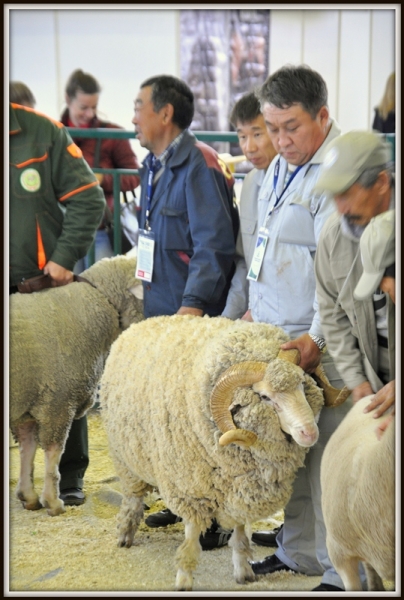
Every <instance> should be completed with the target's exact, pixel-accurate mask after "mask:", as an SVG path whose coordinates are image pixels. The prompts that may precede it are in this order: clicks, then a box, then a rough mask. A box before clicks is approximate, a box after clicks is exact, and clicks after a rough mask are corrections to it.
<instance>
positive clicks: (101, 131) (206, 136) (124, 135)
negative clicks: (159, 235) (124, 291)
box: [66, 127, 396, 265]
mask: <svg viewBox="0 0 404 600" xmlns="http://www.w3.org/2000/svg"><path fill="white" fill-rule="evenodd" d="M66 129H67V130H68V131H69V133H70V135H71V136H72V137H81V138H95V139H97V138H101V139H105V138H106V139H118V140H122V139H125V140H126V139H136V132H135V131H127V130H125V129H110V128H108V127H102V128H95V129H91V128H89V129H80V128H77V127H67V128H66ZM192 133H193V134H194V135H195V137H196V138H197V139H198V140H200V141H202V142H233V143H238V137H237V133H236V132H232V131H228V132H213V131H193V132H192ZM382 135H383V136H384V138H385V139H386V141H387V142H389V143H390V144H391V148H392V160H393V162H395V158H396V152H395V150H396V136H395V134H394V133H387V134H382ZM92 170H93V171H94V173H107V174H111V175H112V177H113V195H114V211H113V218H114V248H113V250H114V253H115V254H120V253H121V251H122V232H121V221H120V197H121V190H120V176H121V175H138V174H139V171H138V169H102V168H95V167H94V168H93V169H92ZM233 177H235V178H239V179H243V178H244V177H245V173H233ZM88 260H89V264H90V265H92V264H93V263H94V261H95V248H94V244H93V245H92V246H91V248H90V250H89V252H88Z"/></svg>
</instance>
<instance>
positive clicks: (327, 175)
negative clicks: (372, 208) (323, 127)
mask: <svg viewBox="0 0 404 600" xmlns="http://www.w3.org/2000/svg"><path fill="white" fill-rule="evenodd" d="M390 160H391V147H390V144H389V143H388V142H386V141H385V140H384V139H383V137H382V135H379V134H377V133H373V132H371V131H349V132H348V133H345V134H344V135H340V136H338V137H337V138H335V139H334V140H332V141H331V142H330V143H329V144H328V146H327V148H326V154H325V157H324V162H323V163H322V165H321V167H320V174H319V178H318V180H317V183H316V184H315V186H314V189H315V190H316V191H317V192H324V191H325V192H330V193H331V194H333V195H336V194H341V193H342V192H344V191H345V190H347V189H348V188H349V187H351V185H353V184H354V183H355V181H356V180H357V179H358V178H359V177H360V175H361V174H362V173H363V171H365V170H366V169H370V168H372V167H379V166H383V165H386V164H387V163H388V162H389V161H390Z"/></svg>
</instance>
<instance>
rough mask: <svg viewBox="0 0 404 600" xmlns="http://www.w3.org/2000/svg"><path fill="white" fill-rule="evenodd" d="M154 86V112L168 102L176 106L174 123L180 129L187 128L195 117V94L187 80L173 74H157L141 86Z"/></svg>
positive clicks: (152, 98) (152, 96) (152, 95)
mask: <svg viewBox="0 0 404 600" xmlns="http://www.w3.org/2000/svg"><path fill="white" fill-rule="evenodd" d="M148 86H150V87H151V88H152V94H151V101H152V102H153V109H154V112H159V111H160V110H161V109H162V108H163V106H165V105H166V104H171V105H172V107H173V108H174V114H173V123H175V124H176V125H178V127H179V128H180V129H187V127H189V126H190V125H191V123H192V119H193V117H194V95H193V93H192V90H191V89H190V88H189V87H188V85H187V84H186V83H185V81H182V80H181V79H178V78H177V77H173V76H171V75H156V76H155V77H150V78H149V79H146V81H144V82H143V83H142V84H141V86H140V88H144V87H148Z"/></svg>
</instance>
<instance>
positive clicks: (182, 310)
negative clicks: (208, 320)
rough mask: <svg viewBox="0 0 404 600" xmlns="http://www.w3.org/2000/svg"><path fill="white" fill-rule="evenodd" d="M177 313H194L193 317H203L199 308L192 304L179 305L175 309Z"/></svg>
mask: <svg viewBox="0 0 404 600" xmlns="http://www.w3.org/2000/svg"><path fill="white" fill-rule="evenodd" d="M177 315H195V317H203V310H202V309H201V308H193V307H192V306H181V308H179V309H178V310H177Z"/></svg>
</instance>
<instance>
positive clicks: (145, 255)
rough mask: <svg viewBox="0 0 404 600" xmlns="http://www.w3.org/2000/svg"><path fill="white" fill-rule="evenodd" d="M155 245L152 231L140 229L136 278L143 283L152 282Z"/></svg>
mask: <svg viewBox="0 0 404 600" xmlns="http://www.w3.org/2000/svg"><path fill="white" fill-rule="evenodd" d="M154 244H155V239H154V233H153V232H152V231H146V230H145V229H140V230H139V239H138V248H137V266H136V277H137V278H138V279H142V280H143V281H151V280H152V276H153V261H154Z"/></svg>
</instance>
